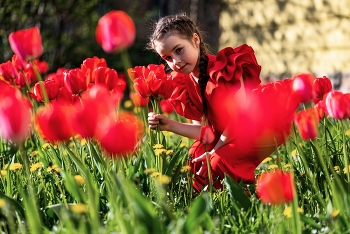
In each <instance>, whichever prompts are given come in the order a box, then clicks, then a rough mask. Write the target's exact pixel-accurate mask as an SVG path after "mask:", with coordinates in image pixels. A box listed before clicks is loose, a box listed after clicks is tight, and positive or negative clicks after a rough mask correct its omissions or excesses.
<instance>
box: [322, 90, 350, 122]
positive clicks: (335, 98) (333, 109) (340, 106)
mask: <svg viewBox="0 0 350 234" xmlns="http://www.w3.org/2000/svg"><path fill="white" fill-rule="evenodd" d="M323 101H324V105H325V106H326V110H327V113H328V114H329V116H331V117H332V118H334V119H345V118H349V117H350V99H349V97H348V96H347V95H345V94H343V93H342V92H340V91H336V90H333V91H331V92H329V93H327V94H326V95H325V96H324V100H323Z"/></svg>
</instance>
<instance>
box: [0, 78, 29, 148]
mask: <svg viewBox="0 0 350 234" xmlns="http://www.w3.org/2000/svg"><path fill="white" fill-rule="evenodd" d="M1 84H2V85H0V88H1V93H0V136H1V137H3V138H4V139H6V140H9V141H13V142H17V143H18V142H21V141H23V140H25V139H26V138H27V137H28V135H29V133H30V119H31V106H30V102H29V101H28V100H27V99H25V98H24V97H23V96H22V94H21V93H20V91H19V90H18V89H16V88H14V87H12V86H9V85H7V84H4V83H3V82H1Z"/></svg>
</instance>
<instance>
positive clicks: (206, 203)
mask: <svg viewBox="0 0 350 234" xmlns="http://www.w3.org/2000/svg"><path fill="white" fill-rule="evenodd" d="M210 203H211V202H210V199H209V195H208V194H207V193H201V194H200V195H199V196H198V197H197V198H196V200H195V201H194V203H193V205H192V207H191V208H190V212H189V214H188V216H187V217H186V220H185V223H184V233H194V230H196V229H197V228H198V227H199V226H200V225H199V224H200V223H201V221H202V219H203V218H204V217H205V216H204V214H205V213H206V212H208V211H209V210H210Z"/></svg>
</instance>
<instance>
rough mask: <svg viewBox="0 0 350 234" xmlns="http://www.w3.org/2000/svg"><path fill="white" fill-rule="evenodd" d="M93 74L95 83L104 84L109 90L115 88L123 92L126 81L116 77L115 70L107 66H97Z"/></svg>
mask: <svg viewBox="0 0 350 234" xmlns="http://www.w3.org/2000/svg"><path fill="white" fill-rule="evenodd" d="M93 74H94V75H93V76H94V77H95V83H96V84H102V85H105V86H106V87H107V88H108V89H109V90H112V89H117V90H118V91H120V92H124V90H125V88H126V82H125V81H124V80H122V79H120V78H119V77H118V73H117V72H116V70H114V69H110V68H108V67H98V68H96V69H95V70H94V73H93Z"/></svg>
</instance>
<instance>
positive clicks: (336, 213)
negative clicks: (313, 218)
mask: <svg viewBox="0 0 350 234" xmlns="http://www.w3.org/2000/svg"><path fill="white" fill-rule="evenodd" d="M339 213H340V210H333V211H332V213H331V216H332V217H333V218H334V217H336V216H337V215H338V214H339Z"/></svg>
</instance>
